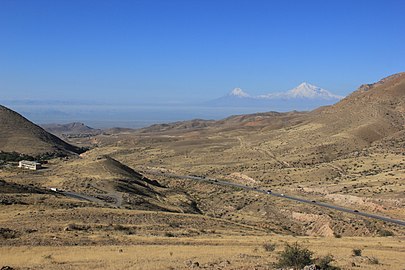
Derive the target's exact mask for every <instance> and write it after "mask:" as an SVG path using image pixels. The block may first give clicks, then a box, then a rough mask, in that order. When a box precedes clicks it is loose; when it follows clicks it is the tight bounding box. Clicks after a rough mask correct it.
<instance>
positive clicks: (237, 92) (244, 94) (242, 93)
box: [228, 88, 249, 97]
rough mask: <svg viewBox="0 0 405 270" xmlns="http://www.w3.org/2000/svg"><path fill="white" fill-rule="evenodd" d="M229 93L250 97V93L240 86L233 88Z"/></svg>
mask: <svg viewBox="0 0 405 270" xmlns="http://www.w3.org/2000/svg"><path fill="white" fill-rule="evenodd" d="M228 95H229V96H233V97H249V94H247V93H245V92H244V91H243V90H242V89H240V88H235V89H233V90H232V91H231V92H230V93H229V94H228Z"/></svg>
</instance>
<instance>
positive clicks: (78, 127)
mask: <svg viewBox="0 0 405 270" xmlns="http://www.w3.org/2000/svg"><path fill="white" fill-rule="evenodd" d="M41 127H42V128H43V129H45V130H46V131H48V132H50V133H52V134H54V135H57V136H59V135H62V134H88V135H97V134H100V133H101V130H100V129H94V128H91V127H89V126H86V125H85V124H83V123H79V122H73V123H68V124H45V125H41Z"/></svg>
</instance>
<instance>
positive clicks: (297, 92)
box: [207, 82, 344, 111]
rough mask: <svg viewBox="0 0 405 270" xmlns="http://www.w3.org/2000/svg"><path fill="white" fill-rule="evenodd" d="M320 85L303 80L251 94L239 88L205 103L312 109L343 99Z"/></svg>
mask: <svg viewBox="0 0 405 270" xmlns="http://www.w3.org/2000/svg"><path fill="white" fill-rule="evenodd" d="M343 98H344V97H343V96H339V95H335V94H333V93H331V92H329V91H328V90H325V89H323V88H321V87H318V86H315V85H312V84H309V83H307V82H303V83H301V84H300V85H298V86H297V87H295V88H293V89H291V90H288V91H284V92H276V93H269V94H263V95H257V96H252V95H250V94H248V93H247V92H245V91H243V90H242V89H240V88H235V89H233V90H232V91H231V92H230V93H228V94H227V95H225V96H223V97H220V98H217V99H214V100H211V101H209V102H208V103H207V105H209V106H215V107H259V108H263V107H265V108H268V109H269V110H272V111H292V110H312V109H315V108H317V107H320V106H325V105H331V104H334V103H336V102H337V101H339V100H341V99H343Z"/></svg>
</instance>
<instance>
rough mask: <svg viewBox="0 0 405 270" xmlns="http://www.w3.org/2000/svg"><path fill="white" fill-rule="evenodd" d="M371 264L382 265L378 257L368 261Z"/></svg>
mask: <svg viewBox="0 0 405 270" xmlns="http://www.w3.org/2000/svg"><path fill="white" fill-rule="evenodd" d="M368 261H369V262H370V263H371V264H380V261H379V260H378V259H377V258H376V257H371V258H369V259H368Z"/></svg>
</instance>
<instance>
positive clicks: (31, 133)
mask: <svg viewBox="0 0 405 270" xmlns="http://www.w3.org/2000/svg"><path fill="white" fill-rule="evenodd" d="M0 126H1V129H0V151H3V152H18V153H23V154H27V155H32V156H37V155H42V154H45V153H60V154H74V153H79V151H80V150H79V148H78V147H75V146H73V145H71V144H68V143H66V142H64V141H63V140H61V139H59V138H58V137H56V136H54V135H52V134H50V133H48V132H46V131H45V130H44V129H43V128H41V127H39V126H38V125H35V124H34V123H32V122H31V121H29V120H28V119H26V118H25V117H23V116H22V115H20V114H18V113H16V112H14V111H13V110H10V109H8V108H6V107H4V106H1V105H0Z"/></svg>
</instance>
